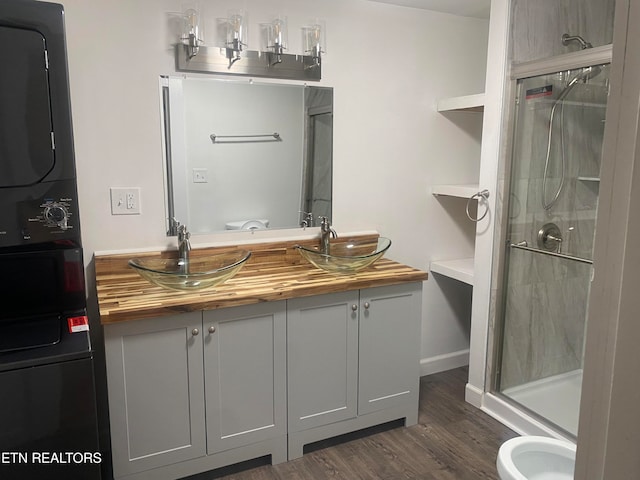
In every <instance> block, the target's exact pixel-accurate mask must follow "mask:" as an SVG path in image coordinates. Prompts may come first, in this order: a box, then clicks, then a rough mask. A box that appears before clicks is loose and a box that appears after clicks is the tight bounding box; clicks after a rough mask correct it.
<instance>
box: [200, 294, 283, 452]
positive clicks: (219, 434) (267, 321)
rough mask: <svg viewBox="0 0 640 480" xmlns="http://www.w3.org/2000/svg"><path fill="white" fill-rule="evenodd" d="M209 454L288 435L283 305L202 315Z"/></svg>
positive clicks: (238, 308) (227, 309)
mask: <svg viewBox="0 0 640 480" xmlns="http://www.w3.org/2000/svg"><path fill="white" fill-rule="evenodd" d="M203 315H204V323H203V327H204V332H203V333H204V335H205V336H204V370H205V397H206V414H207V453H209V454H211V453H216V452H220V451H223V450H227V449H230V448H235V447H239V446H243V445H248V444H251V443H254V442H259V441H262V440H266V439H270V438H274V437H277V436H279V435H286V429H287V425H286V418H287V417H286V411H287V410H286V409H287V404H286V401H287V400H286V371H287V357H286V303H285V301H280V302H269V303H263V304H259V305H248V306H242V307H234V308H226V309H220V310H211V311H206V312H204V314H203Z"/></svg>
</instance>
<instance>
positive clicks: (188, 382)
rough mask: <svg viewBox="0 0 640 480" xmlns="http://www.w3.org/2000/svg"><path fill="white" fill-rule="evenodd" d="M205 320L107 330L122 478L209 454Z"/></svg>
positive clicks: (192, 317)
mask: <svg viewBox="0 0 640 480" xmlns="http://www.w3.org/2000/svg"><path fill="white" fill-rule="evenodd" d="M201 328H202V314H201V313H200V312H195V313H192V314H184V315H176V316H171V317H164V318H158V319H151V320H140V321H137V322H130V323H127V324H122V325H114V326H109V327H107V328H105V345H106V357H107V378H108V384H109V406H110V421H111V437H112V448H113V469H114V476H116V477H119V476H122V475H126V474H130V473H136V472H140V471H143V470H147V469H150V468H155V467H159V466H164V465H169V464H172V463H175V462H179V461H184V460H189V459H192V458H196V457H199V456H203V455H204V454H205V451H204V450H205V436H204V435H205V432H204V426H203V419H204V391H203V390H204V389H203V382H202V341H201V340H200V337H199V336H197V335H196V336H194V335H193V331H194V329H198V330H199V329H201Z"/></svg>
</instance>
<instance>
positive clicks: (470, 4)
mask: <svg viewBox="0 0 640 480" xmlns="http://www.w3.org/2000/svg"><path fill="white" fill-rule="evenodd" d="M369 1H371V2H380V3H390V4H393V5H401V6H404V7H413V8H422V9H424V10H435V11H436V12H444V13H451V14H454V15H462V16H464V17H476V18H489V10H490V7H491V0H369Z"/></svg>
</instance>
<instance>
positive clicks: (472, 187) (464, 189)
mask: <svg viewBox="0 0 640 480" xmlns="http://www.w3.org/2000/svg"><path fill="white" fill-rule="evenodd" d="M479 191H480V186H479V185H477V184H467V185H433V187H432V188H431V193H432V194H433V195H448V196H449V197H462V198H469V197H471V196H473V195H475V194H476V193H478V192H479Z"/></svg>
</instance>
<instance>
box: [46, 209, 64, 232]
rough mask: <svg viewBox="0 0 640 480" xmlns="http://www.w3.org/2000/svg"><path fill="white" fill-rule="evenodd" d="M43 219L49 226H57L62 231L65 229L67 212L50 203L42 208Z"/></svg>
mask: <svg viewBox="0 0 640 480" xmlns="http://www.w3.org/2000/svg"><path fill="white" fill-rule="evenodd" d="M44 219H45V221H46V222H47V223H48V224H49V225H57V226H59V227H60V228H62V229H63V230H64V229H66V228H67V221H68V220H69V212H68V211H67V209H66V208H65V207H64V205H60V204H59V203H50V204H49V205H47V206H46V207H44Z"/></svg>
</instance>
